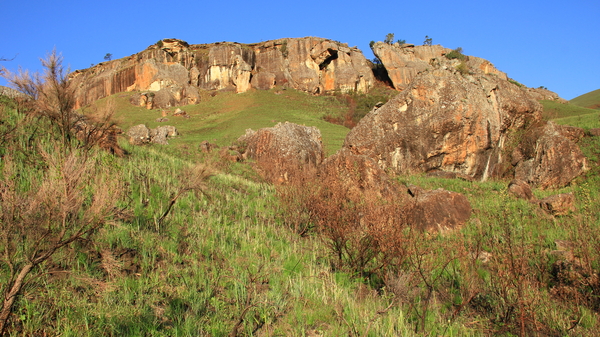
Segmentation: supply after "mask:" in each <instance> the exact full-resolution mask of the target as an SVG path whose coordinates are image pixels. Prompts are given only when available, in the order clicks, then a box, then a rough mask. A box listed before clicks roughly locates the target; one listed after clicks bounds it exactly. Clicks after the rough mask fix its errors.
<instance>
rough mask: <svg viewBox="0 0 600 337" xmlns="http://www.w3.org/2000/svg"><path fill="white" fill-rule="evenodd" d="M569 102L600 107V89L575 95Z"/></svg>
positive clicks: (595, 107) (594, 107)
mask: <svg viewBox="0 0 600 337" xmlns="http://www.w3.org/2000/svg"><path fill="white" fill-rule="evenodd" d="M569 102H570V103H571V104H574V105H578V106H581V107H584V108H590V109H600V89H598V90H594V91H590V92H588V93H586V94H583V95H581V96H577V97H575V98H573V99H572V100H570V101H569Z"/></svg>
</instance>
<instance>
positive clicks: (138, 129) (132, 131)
mask: <svg viewBox="0 0 600 337" xmlns="http://www.w3.org/2000/svg"><path fill="white" fill-rule="evenodd" d="M127 136H129V143H131V144H133V145H143V144H147V143H149V142H150V129H149V128H148V127H147V126H146V125H144V124H139V125H135V126H132V127H131V128H129V130H128V131H127Z"/></svg>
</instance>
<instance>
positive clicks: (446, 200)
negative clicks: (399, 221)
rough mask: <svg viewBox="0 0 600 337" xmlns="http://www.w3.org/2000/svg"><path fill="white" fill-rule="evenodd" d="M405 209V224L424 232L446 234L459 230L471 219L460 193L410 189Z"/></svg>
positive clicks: (469, 206)
mask: <svg viewBox="0 0 600 337" xmlns="http://www.w3.org/2000/svg"><path fill="white" fill-rule="evenodd" d="M411 194H412V195H414V197H413V198H412V200H410V202H409V204H408V205H407V206H406V207H405V212H406V219H407V223H408V224H409V225H410V226H414V227H416V228H419V229H421V230H425V231H440V232H446V231H449V230H454V229H458V228H460V227H461V226H462V225H464V224H465V223H466V222H467V220H469V218H470V217H471V211H472V209H471V204H470V203H469V200H468V199H467V197H465V196H464V195H462V194H460V193H456V192H451V191H446V190H444V189H441V188H439V189H437V190H430V191H426V190H421V189H418V188H414V187H413V188H412V189H411Z"/></svg>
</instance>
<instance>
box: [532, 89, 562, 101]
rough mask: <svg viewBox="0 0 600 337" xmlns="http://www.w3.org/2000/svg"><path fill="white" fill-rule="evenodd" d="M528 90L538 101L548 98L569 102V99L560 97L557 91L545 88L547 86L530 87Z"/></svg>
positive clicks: (548, 99) (547, 99)
mask: <svg viewBox="0 0 600 337" xmlns="http://www.w3.org/2000/svg"><path fill="white" fill-rule="evenodd" d="M527 92H528V93H529V95H530V96H531V97H533V98H534V99H536V100H538V101H541V100H546V101H557V102H560V103H568V101H567V100H565V99H563V98H560V97H559V96H558V94H557V93H555V92H553V91H550V90H548V89H545V88H528V89H527Z"/></svg>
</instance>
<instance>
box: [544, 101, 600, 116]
mask: <svg viewBox="0 0 600 337" xmlns="http://www.w3.org/2000/svg"><path fill="white" fill-rule="evenodd" d="M540 103H541V104H542V106H543V108H544V112H543V115H542V116H543V118H544V119H546V120H551V119H561V118H567V117H577V116H584V115H597V114H598V111H597V110H594V109H588V108H583V107H581V106H578V105H575V104H572V103H566V104H565V103H560V102H557V101H547V100H543V101H540Z"/></svg>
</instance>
